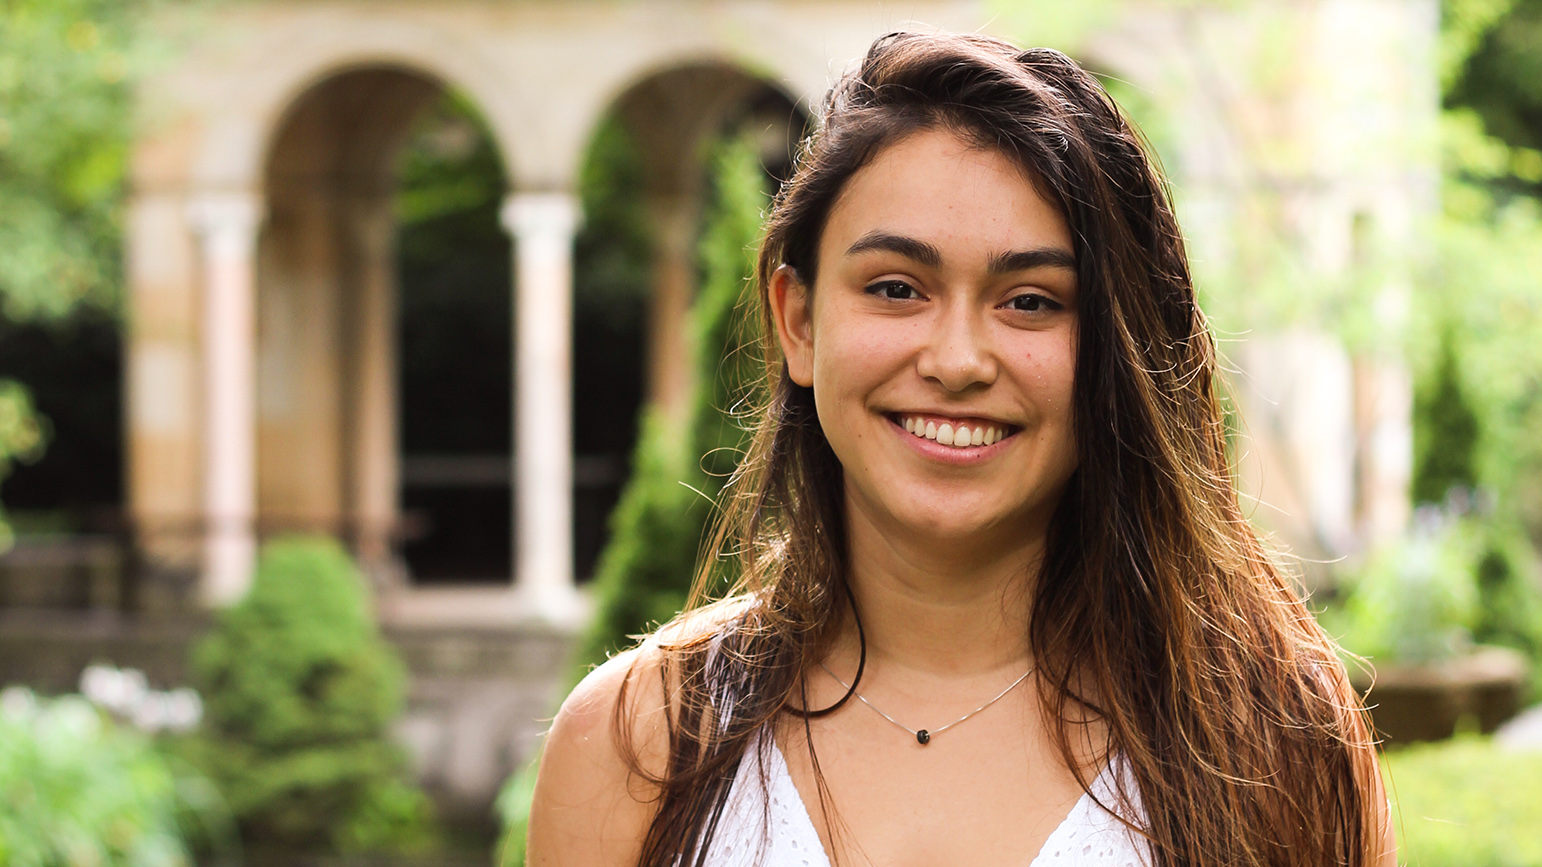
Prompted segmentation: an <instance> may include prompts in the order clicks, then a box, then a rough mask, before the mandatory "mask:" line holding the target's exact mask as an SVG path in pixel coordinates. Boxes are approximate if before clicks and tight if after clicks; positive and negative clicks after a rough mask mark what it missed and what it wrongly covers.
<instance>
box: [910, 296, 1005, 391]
mask: <svg viewBox="0 0 1542 867" xmlns="http://www.w3.org/2000/svg"><path fill="white" fill-rule="evenodd" d="M973 307H974V305H971V304H968V303H952V304H949V305H947V306H946V308H945V309H943V310H941V311H939V313H938V316H937V318H936V320H935V321H934V322H933V324H932V329H931V333H930V334H929V335H928V339H927V341H926V344H925V345H924V346H923V347H922V348H921V354H920V356H919V357H918V358H917V359H916V372H917V373H919V374H921V376H923V377H925V378H926V379H929V380H932V381H934V382H936V383H937V384H939V385H941V386H942V387H943V388H944V389H946V390H948V391H950V392H963V391H967V390H969V389H970V388H972V387H975V386H980V385H989V384H991V383H992V382H995V380H996V374H997V363H996V355H995V353H994V352H993V351H992V350H991V347H990V345H989V340H988V337H987V328H986V322H985V315H984V313H983V312H982V311H980V310H977V309H972V308H973Z"/></svg>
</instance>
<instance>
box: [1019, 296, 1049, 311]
mask: <svg viewBox="0 0 1542 867" xmlns="http://www.w3.org/2000/svg"><path fill="white" fill-rule="evenodd" d="M1059 306H1060V305H1058V304H1056V303H1055V302H1053V301H1051V300H1049V299H1048V298H1045V297H1044V296H1043V295H1019V296H1017V297H1016V298H1013V299H1012V309H1013V310H1021V311H1023V312H1024V313H1039V312H1042V311H1046V310H1054V309H1056V308H1058V307H1059Z"/></svg>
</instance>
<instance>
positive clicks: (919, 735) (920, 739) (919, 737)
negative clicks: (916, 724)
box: [916, 729, 932, 747]
mask: <svg viewBox="0 0 1542 867" xmlns="http://www.w3.org/2000/svg"><path fill="white" fill-rule="evenodd" d="M916 742H917V743H919V744H920V745H921V746H923V747H924V746H926V745H927V744H929V743H931V742H932V736H931V735H930V734H928V733H927V731H926V729H921V730H920V731H918V732H916Z"/></svg>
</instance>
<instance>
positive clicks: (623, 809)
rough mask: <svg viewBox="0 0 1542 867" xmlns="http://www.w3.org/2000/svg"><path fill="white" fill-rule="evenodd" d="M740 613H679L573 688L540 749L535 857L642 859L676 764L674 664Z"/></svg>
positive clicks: (586, 861)
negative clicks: (672, 754)
mask: <svg viewBox="0 0 1542 867" xmlns="http://www.w3.org/2000/svg"><path fill="white" fill-rule="evenodd" d="M734 610H735V609H734V608H733V607H730V606H722V607H719V606H713V607H712V608H709V609H704V610H702V611H700V612H693V613H691V614H689V615H685V616H682V617H679V618H676V619H675V620H674V621H672V622H671V623H670V624H668V625H666V626H665V627H663V628H662V629H660V630H659V631H658V632H657V633H655V634H654V635H653V636H651V637H650V638H648V639H647V640H646V641H644V642H643V643H642V644H640V645H639V646H637V647H635V648H633V649H631V650H628V651H626V652H624V653H621V654H618V655H616V656H614V657H612V658H611V659H610V660H608V661H606V662H605V663H604V664H603V665H601V666H599V667H598V668H596V669H594V670H593V671H591V672H590V673H589V674H588V676H586V677H585V678H584V679H583V681H582V682H580V683H579V684H578V686H577V687H575V688H574V689H573V692H572V693H571V694H569V695H568V697H567V700H565V701H564V702H563V703H562V708H561V709H560V710H559V711H558V712H557V716H556V719H555V720H553V722H552V727H551V730H550V731H549V732H548V733H547V735H546V741H545V744H544V746H543V747H542V750H541V765H540V770H539V772H538V774H537V776H536V786H535V793H534V796H533V800H532V803H531V811H530V831H529V850H528V851H529V856H528V858H529V861H528V863H530V864H531V865H534V867H549V865H559V864H560V865H564V867H568V865H572V867H577V865H584V867H589V865H594V867H599V865H622V864H628V865H630V864H635V863H636V862H637V857H638V854H639V853H640V851H641V847H642V841H643V838H644V837H645V836H646V835H647V832H648V827H649V825H650V824H651V823H652V821H653V816H654V813H655V811H656V810H657V807H658V803H657V799H658V795H659V785H658V781H659V780H660V779H661V778H662V777H663V776H664V774H665V772H666V769H667V768H668V764H669V742H670V733H669V732H670V721H671V706H672V704H673V703H674V694H675V692H676V690H677V689H678V679H677V677H676V672H675V671H674V669H673V667H672V666H670V665H669V664H668V663H669V661H670V659H671V658H672V656H673V655H674V654H675V653H676V652H677V651H678V650H679V649H680V648H682V647H685V646H689V645H691V644H695V643H698V642H700V641H703V640H710V639H711V638H712V637H713V635H715V634H716V633H717V631H718V630H720V629H721V628H723V626H724V625H725V624H726V623H727V622H728V620H729V619H731V617H730V616H729V615H730V613H731V612H732V611H734Z"/></svg>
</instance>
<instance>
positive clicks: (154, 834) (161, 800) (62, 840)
mask: <svg viewBox="0 0 1542 867" xmlns="http://www.w3.org/2000/svg"><path fill="white" fill-rule="evenodd" d="M195 785H196V781H190V780H182V779H179V778H178V776H177V775H175V774H174V773H173V772H172V770H171V768H170V766H169V765H168V764H167V761H166V759H165V758H163V757H162V756H161V755H160V754H158V753H157V752H156V751H155V749H154V748H153V747H152V745H151V742H150V741H149V740H148V739H147V738H145V737H144V736H143V735H141V734H139V733H137V732H134V731H131V730H127V729H120V728H118V727H116V726H114V725H112V724H111V723H110V722H109V721H108V720H107V719H105V718H104V717H103V715H102V714H101V713H100V712H99V711H97V709H96V708H94V707H92V705H91V704H90V703H89V702H87V701H86V700H85V699H83V698H80V697H79V696H64V697H62V698H57V699H51V700H50V699H39V698H37V697H35V696H34V695H33V694H32V693H31V691H29V690H27V689H25V688H24V687H11V688H9V689H6V690H5V691H4V692H3V693H0V804H3V805H4V807H3V808H0V864H6V865H13V867H53V865H60V864H95V865H101V867H182V865H188V864H191V863H192V859H191V855H190V853H189V850H188V846H187V843H186V841H185V838H184V836H183V833H182V829H181V826H180V822H179V816H183V815H185V814H186V811H187V802H186V800H185V799H184V798H183V797H182V796H181V795H180V794H179V790H186V789H188V788H191V787H194V786H195Z"/></svg>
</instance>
